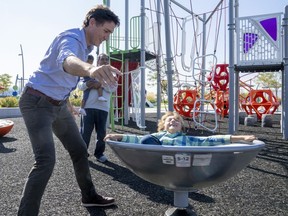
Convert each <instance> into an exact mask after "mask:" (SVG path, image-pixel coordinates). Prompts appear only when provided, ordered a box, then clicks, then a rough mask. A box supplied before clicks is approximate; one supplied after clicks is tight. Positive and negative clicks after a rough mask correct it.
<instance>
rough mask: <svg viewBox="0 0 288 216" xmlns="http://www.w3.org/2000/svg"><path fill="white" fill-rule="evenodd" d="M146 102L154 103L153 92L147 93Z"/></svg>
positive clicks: (154, 96)
mask: <svg viewBox="0 0 288 216" xmlns="http://www.w3.org/2000/svg"><path fill="white" fill-rule="evenodd" d="M146 97H147V100H149V101H150V102H151V103H153V104H154V103H156V95H155V93H154V92H147V96H146Z"/></svg>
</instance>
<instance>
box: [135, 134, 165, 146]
mask: <svg viewBox="0 0 288 216" xmlns="http://www.w3.org/2000/svg"><path fill="white" fill-rule="evenodd" d="M140 143H141V144H148V145H149V144H150V145H162V143H161V141H160V140H159V139H158V138H157V137H155V136H153V135H151V134H148V135H145V136H143V137H142V139H141V140H140Z"/></svg>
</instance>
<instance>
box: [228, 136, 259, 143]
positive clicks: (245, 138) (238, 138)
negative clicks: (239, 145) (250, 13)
mask: <svg viewBox="0 0 288 216" xmlns="http://www.w3.org/2000/svg"><path fill="white" fill-rule="evenodd" d="M230 139H231V142H232V143H233V142H239V141H247V142H252V141H253V140H256V139H257V138H256V137H255V136H254V135H231V138H230Z"/></svg>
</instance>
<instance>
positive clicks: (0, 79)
mask: <svg viewBox="0 0 288 216" xmlns="http://www.w3.org/2000/svg"><path fill="white" fill-rule="evenodd" d="M11 78H12V76H10V75H9V74H1V75H0V87H2V88H3V89H0V93H2V92H5V91H7V90H9V87H10V86H11V85H12V81H11Z"/></svg>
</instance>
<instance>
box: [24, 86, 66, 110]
mask: <svg viewBox="0 0 288 216" xmlns="http://www.w3.org/2000/svg"><path fill="white" fill-rule="evenodd" d="M25 93H27V94H30V95H34V96H38V97H44V98H45V99H46V100H47V101H49V102H50V103H51V104H53V105H55V106H61V105H63V104H65V103H66V100H54V99H53V98H51V97H49V96H47V95H45V94H44V93H42V92H40V91H38V90H36V89H33V88H31V87H29V86H27V87H26V90H25Z"/></svg>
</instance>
